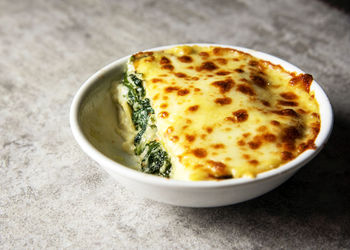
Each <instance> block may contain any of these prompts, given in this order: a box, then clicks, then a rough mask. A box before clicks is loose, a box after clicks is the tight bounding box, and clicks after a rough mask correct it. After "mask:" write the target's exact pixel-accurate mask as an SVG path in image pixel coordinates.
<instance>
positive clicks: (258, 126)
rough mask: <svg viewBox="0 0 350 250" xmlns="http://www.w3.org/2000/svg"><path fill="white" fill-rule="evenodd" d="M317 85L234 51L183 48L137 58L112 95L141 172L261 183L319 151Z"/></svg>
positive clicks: (306, 77) (132, 59) (304, 76)
mask: <svg viewBox="0 0 350 250" xmlns="http://www.w3.org/2000/svg"><path fill="white" fill-rule="evenodd" d="M312 81H313V78H312V76H311V75H309V74H297V73H295V72H288V71H286V70H285V69H284V68H283V67H281V66H280V65H274V64H272V63H271V62H268V61H264V60H261V59H258V58H255V57H253V56H251V55H250V54H247V53H244V52H242V51H238V50H235V49H232V48H223V47H210V46H209V47H207V46H178V47H174V48H171V49H166V50H161V51H151V52H140V53H137V54H135V55H133V56H132V57H130V59H129V62H128V64H127V69H126V72H125V75H124V78H123V80H122V81H121V82H120V83H118V84H116V85H114V86H113V88H112V95H113V99H114V101H115V103H116V107H117V108H118V116H119V117H118V119H119V125H120V126H119V128H118V131H119V133H120V134H121V135H122V136H123V138H124V139H125V142H124V148H125V150H128V151H129V152H130V153H131V154H133V155H135V156H136V158H137V160H138V166H137V167H138V168H139V169H140V170H141V171H143V172H145V173H149V174H155V175H160V176H164V177H168V178H173V179H179V180H223V179H230V178H240V177H252V178H254V177H255V176H256V175H257V174H259V173H262V172H265V171H268V170H271V169H274V168H278V167H279V166H281V165H282V164H285V163H286V162H288V161H291V160H292V159H294V158H295V157H297V156H298V155H299V154H301V153H302V152H303V151H305V150H308V149H314V148H315V144H314V141H315V138H316V137H317V135H318V133H319V130H320V124H321V121H320V115H319V107H318V104H317V101H316V100H315V98H314V94H313V93H312V92H310V86H311V84H312Z"/></svg>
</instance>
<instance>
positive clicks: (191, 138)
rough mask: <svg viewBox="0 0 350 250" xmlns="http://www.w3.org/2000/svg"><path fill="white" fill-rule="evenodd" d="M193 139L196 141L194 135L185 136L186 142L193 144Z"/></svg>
mask: <svg viewBox="0 0 350 250" xmlns="http://www.w3.org/2000/svg"><path fill="white" fill-rule="evenodd" d="M195 139H196V136H195V135H189V134H186V140H187V141H189V142H193V141H194V140H195Z"/></svg>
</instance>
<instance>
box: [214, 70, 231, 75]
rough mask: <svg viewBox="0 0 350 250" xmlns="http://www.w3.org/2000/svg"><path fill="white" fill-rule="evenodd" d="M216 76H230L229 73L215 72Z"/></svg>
mask: <svg viewBox="0 0 350 250" xmlns="http://www.w3.org/2000/svg"><path fill="white" fill-rule="evenodd" d="M216 74H217V75H218V76H226V75H228V74H230V72H229V71H223V70H222V71H219V72H216Z"/></svg>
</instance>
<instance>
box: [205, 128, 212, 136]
mask: <svg viewBox="0 0 350 250" xmlns="http://www.w3.org/2000/svg"><path fill="white" fill-rule="evenodd" d="M205 130H206V131H207V132H208V134H211V133H212V132H213V128H212V127H207V128H206V129H205Z"/></svg>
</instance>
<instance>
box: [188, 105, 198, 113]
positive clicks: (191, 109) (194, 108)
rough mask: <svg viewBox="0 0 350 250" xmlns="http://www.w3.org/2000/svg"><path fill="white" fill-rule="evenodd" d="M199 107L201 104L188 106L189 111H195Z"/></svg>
mask: <svg viewBox="0 0 350 250" xmlns="http://www.w3.org/2000/svg"><path fill="white" fill-rule="evenodd" d="M198 109H199V105H193V106H190V107H188V109H187V110H188V111H191V112H195V111H197V110H198Z"/></svg>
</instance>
